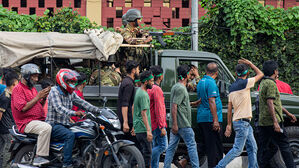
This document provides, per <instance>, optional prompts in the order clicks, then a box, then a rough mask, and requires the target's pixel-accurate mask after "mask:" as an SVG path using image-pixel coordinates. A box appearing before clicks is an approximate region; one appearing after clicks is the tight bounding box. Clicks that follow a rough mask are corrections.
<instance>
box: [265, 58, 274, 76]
mask: <svg viewBox="0 0 299 168" xmlns="http://www.w3.org/2000/svg"><path fill="white" fill-rule="evenodd" d="M277 69H278V64H277V62H276V61H274V60H269V61H266V62H264V64H263V72H264V74H265V76H268V77H269V76H272V75H273V74H274V72H275V70H277Z"/></svg>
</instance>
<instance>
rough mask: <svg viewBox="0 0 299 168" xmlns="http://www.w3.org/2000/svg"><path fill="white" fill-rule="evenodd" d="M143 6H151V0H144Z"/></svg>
mask: <svg viewBox="0 0 299 168" xmlns="http://www.w3.org/2000/svg"><path fill="white" fill-rule="evenodd" d="M144 7H152V0H144Z"/></svg>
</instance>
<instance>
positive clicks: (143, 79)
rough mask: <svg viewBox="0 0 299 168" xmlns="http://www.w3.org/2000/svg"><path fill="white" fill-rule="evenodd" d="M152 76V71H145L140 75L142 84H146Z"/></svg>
mask: <svg viewBox="0 0 299 168" xmlns="http://www.w3.org/2000/svg"><path fill="white" fill-rule="evenodd" d="M151 75H152V72H151V71H143V72H142V73H141V75H140V81H141V82H142V83H144V82H146V81H147V80H146V78H149V77H150V76H151Z"/></svg>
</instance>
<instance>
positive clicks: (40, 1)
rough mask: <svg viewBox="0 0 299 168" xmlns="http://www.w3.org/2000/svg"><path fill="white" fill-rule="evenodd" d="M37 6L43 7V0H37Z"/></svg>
mask: <svg viewBox="0 0 299 168" xmlns="http://www.w3.org/2000/svg"><path fill="white" fill-rule="evenodd" d="M38 7H39V8H44V7H45V0H38Z"/></svg>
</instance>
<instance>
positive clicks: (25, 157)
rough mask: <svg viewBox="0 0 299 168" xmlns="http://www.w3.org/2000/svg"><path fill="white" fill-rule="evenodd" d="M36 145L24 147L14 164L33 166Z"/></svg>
mask: <svg viewBox="0 0 299 168" xmlns="http://www.w3.org/2000/svg"><path fill="white" fill-rule="evenodd" d="M33 150H34V145H26V146H23V147H22V148H21V149H20V150H19V151H18V153H17V154H16V156H15V158H14V160H13V163H21V164H31V163H32V161H33V158H34V157H33V154H34V153H33Z"/></svg>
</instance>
